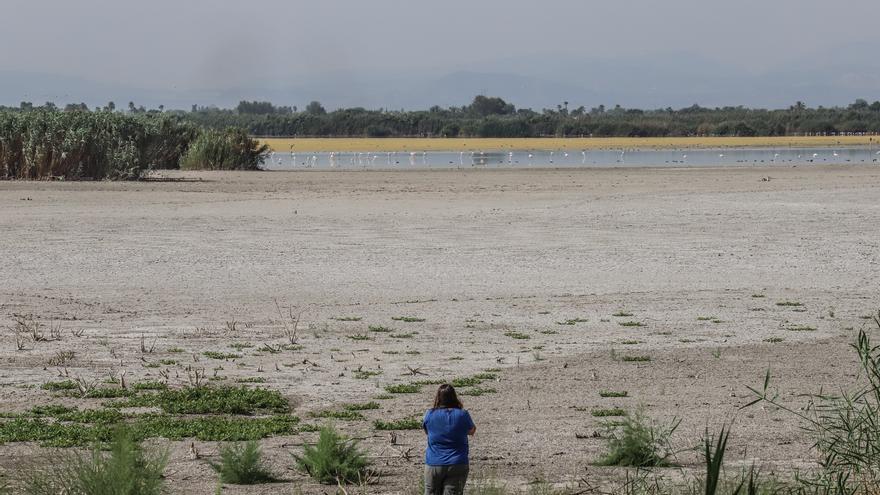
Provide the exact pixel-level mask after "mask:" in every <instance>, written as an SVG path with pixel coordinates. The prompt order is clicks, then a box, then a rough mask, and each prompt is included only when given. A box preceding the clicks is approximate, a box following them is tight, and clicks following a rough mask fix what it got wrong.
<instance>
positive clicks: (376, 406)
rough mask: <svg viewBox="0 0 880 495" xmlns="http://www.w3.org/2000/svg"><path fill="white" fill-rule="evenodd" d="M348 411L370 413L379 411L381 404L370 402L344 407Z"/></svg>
mask: <svg viewBox="0 0 880 495" xmlns="http://www.w3.org/2000/svg"><path fill="white" fill-rule="evenodd" d="M342 408H343V409H345V410H346V411H370V410H373V409H379V403H378V402H374V401H370V402H360V403H354V404H345V405H343V406H342Z"/></svg>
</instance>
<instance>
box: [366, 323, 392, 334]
mask: <svg viewBox="0 0 880 495" xmlns="http://www.w3.org/2000/svg"><path fill="white" fill-rule="evenodd" d="M367 330H369V331H371V332H376V333H391V332H393V331H394V329H393V328H388V327H383V326H381V325H370V326H369V327H367Z"/></svg>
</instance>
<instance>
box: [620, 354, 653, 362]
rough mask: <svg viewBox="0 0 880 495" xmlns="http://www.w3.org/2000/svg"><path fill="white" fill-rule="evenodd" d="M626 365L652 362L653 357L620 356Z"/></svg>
mask: <svg viewBox="0 0 880 495" xmlns="http://www.w3.org/2000/svg"><path fill="white" fill-rule="evenodd" d="M620 360H621V361H623V362H625V363H645V362H648V361H650V360H651V356H620Z"/></svg>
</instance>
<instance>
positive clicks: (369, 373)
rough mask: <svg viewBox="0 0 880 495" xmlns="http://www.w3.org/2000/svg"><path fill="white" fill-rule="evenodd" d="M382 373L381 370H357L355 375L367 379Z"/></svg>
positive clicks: (359, 378) (360, 378)
mask: <svg viewBox="0 0 880 495" xmlns="http://www.w3.org/2000/svg"><path fill="white" fill-rule="evenodd" d="M381 374H382V372H381V371H370V370H357V371H355V372H354V377H355V378H357V379H358V380H366V379H367V378H370V377H373V376H379V375H381Z"/></svg>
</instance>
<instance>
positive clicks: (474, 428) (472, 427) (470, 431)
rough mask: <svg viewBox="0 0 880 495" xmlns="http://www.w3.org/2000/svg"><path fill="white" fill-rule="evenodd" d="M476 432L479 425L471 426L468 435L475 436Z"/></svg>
mask: <svg viewBox="0 0 880 495" xmlns="http://www.w3.org/2000/svg"><path fill="white" fill-rule="evenodd" d="M476 432H477V427H476V426H471V429H470V430H468V435H470V436H474V433H476Z"/></svg>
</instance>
